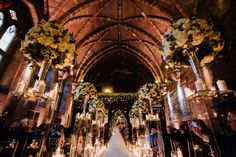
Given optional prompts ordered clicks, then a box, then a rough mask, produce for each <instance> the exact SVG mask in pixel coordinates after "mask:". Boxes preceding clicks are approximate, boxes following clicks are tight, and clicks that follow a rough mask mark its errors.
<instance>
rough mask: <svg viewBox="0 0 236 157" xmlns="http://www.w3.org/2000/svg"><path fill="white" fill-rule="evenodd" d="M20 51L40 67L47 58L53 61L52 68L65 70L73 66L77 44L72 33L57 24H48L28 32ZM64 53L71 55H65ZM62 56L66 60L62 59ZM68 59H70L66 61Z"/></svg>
mask: <svg viewBox="0 0 236 157" xmlns="http://www.w3.org/2000/svg"><path fill="white" fill-rule="evenodd" d="M20 50H21V51H22V53H23V54H24V56H25V57H27V58H28V59H30V60H32V61H33V62H35V63H37V64H38V65H40V64H41V62H42V60H44V59H45V58H49V59H51V60H52V67H55V68H64V67H66V66H69V65H71V64H73V63H72V62H73V60H74V54H75V43H74V39H73V37H72V35H71V33H70V32H68V31H67V30H65V29H64V28H63V27H62V26H60V25H58V24H56V23H53V22H47V23H46V24H44V25H39V26H37V27H33V28H31V29H30V30H29V31H28V33H27V34H26V36H25V40H23V41H22V42H21V49H20ZM37 53H41V54H37ZM63 53H66V54H67V53H69V54H70V55H63ZM60 56H61V57H64V58H62V59H61V57H60ZM58 57H59V58H60V59H59V58H58ZM67 57H70V58H69V59H66V58H67ZM53 60H56V61H55V62H54V61H53Z"/></svg>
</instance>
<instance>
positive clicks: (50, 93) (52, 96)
mask: <svg viewBox="0 0 236 157" xmlns="http://www.w3.org/2000/svg"><path fill="white" fill-rule="evenodd" d="M54 95H55V91H54V90H50V92H49V97H50V98H52V99H54Z"/></svg>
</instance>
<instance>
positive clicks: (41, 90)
mask: <svg viewBox="0 0 236 157" xmlns="http://www.w3.org/2000/svg"><path fill="white" fill-rule="evenodd" d="M45 87H46V84H45V82H44V81H40V82H39V85H38V92H39V93H43V92H44V90H45Z"/></svg>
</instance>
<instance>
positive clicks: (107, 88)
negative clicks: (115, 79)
mask: <svg viewBox="0 0 236 157" xmlns="http://www.w3.org/2000/svg"><path fill="white" fill-rule="evenodd" d="M102 92H103V93H113V88H112V87H110V86H106V87H103V89H102Z"/></svg>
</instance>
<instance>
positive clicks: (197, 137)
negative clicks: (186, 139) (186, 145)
mask: <svg viewBox="0 0 236 157" xmlns="http://www.w3.org/2000/svg"><path fill="white" fill-rule="evenodd" d="M191 130H192V138H193V147H194V148H193V149H194V151H195V154H196V156H197V157H212V156H214V157H220V156H221V155H220V152H219V150H218V149H217V143H216V142H215V140H216V139H215V136H214V135H213V133H212V132H211V131H210V130H209V128H208V127H207V125H206V124H205V122H204V121H203V120H200V119H195V120H192V122H191Z"/></svg>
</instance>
